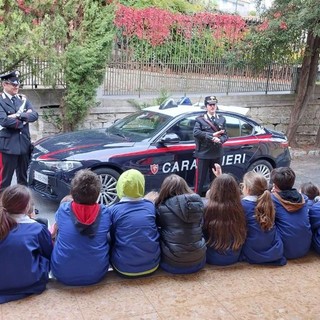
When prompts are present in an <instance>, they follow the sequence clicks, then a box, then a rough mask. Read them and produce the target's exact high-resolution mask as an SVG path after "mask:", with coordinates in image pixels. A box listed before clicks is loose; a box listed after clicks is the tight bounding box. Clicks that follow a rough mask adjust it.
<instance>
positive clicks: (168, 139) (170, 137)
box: [159, 133, 181, 144]
mask: <svg viewBox="0 0 320 320" xmlns="http://www.w3.org/2000/svg"><path fill="white" fill-rule="evenodd" d="M180 141H181V139H180V138H179V136H178V135H177V134H175V133H167V134H165V135H164V136H163V137H162V138H161V139H160V141H159V142H160V143H161V144H171V143H179V142H180Z"/></svg>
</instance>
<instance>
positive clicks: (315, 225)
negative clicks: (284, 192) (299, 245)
mask: <svg viewBox="0 0 320 320" xmlns="http://www.w3.org/2000/svg"><path fill="white" fill-rule="evenodd" d="M300 188H301V193H303V194H305V195H306V196H307V197H308V207H309V218H310V224H311V230H312V247H313V248H314V249H315V250H316V252H317V253H319V254H320V197H319V196H320V190H319V188H318V187H317V186H316V185H315V184H313V183H312V182H306V183H303V184H302V185H301V187H300Z"/></svg>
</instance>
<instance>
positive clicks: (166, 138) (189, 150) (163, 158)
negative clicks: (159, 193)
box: [147, 114, 197, 189]
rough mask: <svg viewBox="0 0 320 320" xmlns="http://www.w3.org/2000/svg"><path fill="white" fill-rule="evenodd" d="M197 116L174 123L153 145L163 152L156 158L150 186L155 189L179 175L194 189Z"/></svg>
mask: <svg viewBox="0 0 320 320" xmlns="http://www.w3.org/2000/svg"><path fill="white" fill-rule="evenodd" d="M196 116H197V115H196V114H189V115H185V116H182V117H180V118H178V119H177V120H176V121H173V122H172V123H171V124H170V125H169V126H168V127H167V128H166V130H164V131H163V132H162V134H161V135H160V136H159V138H158V139H157V140H156V141H155V142H154V143H153V147H155V148H157V150H158V151H159V150H161V152H158V153H157V158H154V162H155V163H154V164H153V168H152V167H151V168H152V169H153V170H154V172H155V175H154V177H150V176H149V177H148V182H147V183H148V186H149V189H150V187H151V189H152V188H155V186H156V185H159V182H160V181H161V182H162V181H163V179H164V178H165V177H166V176H168V175H170V174H173V173H174V174H177V175H179V176H181V177H182V178H184V179H185V180H186V181H187V183H188V185H189V186H190V187H193V183H194V182H193V180H194V176H195V169H196V160H195V158H194V157H193V153H194V149H195V143H194V138H193V127H194V123H195V118H196Z"/></svg>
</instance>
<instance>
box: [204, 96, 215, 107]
mask: <svg viewBox="0 0 320 320" xmlns="http://www.w3.org/2000/svg"><path fill="white" fill-rule="evenodd" d="M216 103H218V99H217V97H216V96H208V97H205V98H204V105H205V106H206V105H207V104H216Z"/></svg>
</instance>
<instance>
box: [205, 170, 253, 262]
mask: <svg viewBox="0 0 320 320" xmlns="http://www.w3.org/2000/svg"><path fill="white" fill-rule="evenodd" d="M208 197H209V199H208V204H207V207H206V209H205V213H204V227H203V229H204V235H205V238H206V240H207V254H206V256H207V263H209V264H215V265H230V264H233V263H236V262H238V260H239V257H240V252H241V248H242V245H243V244H244V242H245V239H246V233H247V230H246V220H245V214H244V210H243V207H242V205H241V200H240V190H239V186H238V183H237V181H236V180H235V179H234V178H233V177H232V176H231V175H229V174H220V175H219V176H217V177H216V178H215V179H214V180H213V182H212V184H211V187H210V191H209V192H208Z"/></svg>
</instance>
